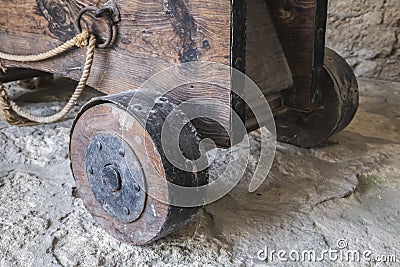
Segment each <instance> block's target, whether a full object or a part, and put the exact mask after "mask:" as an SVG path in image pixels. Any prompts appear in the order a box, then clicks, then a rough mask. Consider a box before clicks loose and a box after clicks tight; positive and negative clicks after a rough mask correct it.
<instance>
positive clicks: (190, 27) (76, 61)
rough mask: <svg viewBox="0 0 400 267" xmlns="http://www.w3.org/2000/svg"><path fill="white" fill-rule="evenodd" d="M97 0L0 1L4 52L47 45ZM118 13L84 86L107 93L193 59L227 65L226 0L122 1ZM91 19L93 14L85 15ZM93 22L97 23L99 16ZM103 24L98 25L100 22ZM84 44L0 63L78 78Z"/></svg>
mask: <svg viewBox="0 0 400 267" xmlns="http://www.w3.org/2000/svg"><path fill="white" fill-rule="evenodd" d="M102 2H103V1H94V0H79V1H62V0H50V1H44V0H38V1H35V0H16V1H15V0H13V1H11V0H5V1H2V5H1V6H0V46H1V49H2V51H4V52H9V53H19V54H31V53H38V52H40V51H44V50H48V49H50V48H53V47H54V46H56V45H57V44H60V43H62V42H63V41H65V40H67V39H69V38H71V37H73V36H74V35H75V34H76V33H77V25H76V22H75V20H74V18H75V16H76V15H77V13H78V12H79V10H80V9H81V8H82V7H84V6H88V5H93V6H98V7H101V6H102ZM118 5H119V7H120V11H121V16H122V20H121V22H120V23H119V24H118V36H117V39H116V40H115V44H114V46H113V47H112V48H110V49H107V50H98V51H96V56H95V63H94V66H93V75H92V77H91V79H90V80H89V85H91V86H93V87H94V88H96V89H98V90H100V91H102V92H104V93H107V94H112V93H117V92H123V91H127V90H130V89H133V88H135V87H138V86H140V85H141V84H142V83H143V82H144V81H145V80H147V79H148V78H149V77H150V76H152V75H153V74H154V73H157V72H159V71H160V70H162V69H164V68H166V67H168V66H170V65H171V64H177V63H180V62H187V61H193V60H203V61H214V62H218V63H222V64H226V65H229V64H230V42H229V40H230V36H231V32H230V23H231V5H230V2H229V1H216V0H209V1H183V0H170V1H168V2H166V3H164V2H163V1H158V0H150V1H149V0H146V1H144V0H135V1H132V0H121V1H118ZM85 18H86V21H87V22H88V23H89V21H91V19H90V18H89V17H88V16H85ZM95 23H98V22H97V21H96V22H95ZM98 28H101V25H98ZM83 63H84V51H73V52H71V53H67V54H66V55H64V56H63V57H60V58H57V59H56V60H49V61H47V62H41V63H36V64H21V63H15V62H5V65H6V66H10V67H12V66H14V67H30V68H35V69H40V70H46V71H49V72H53V73H61V74H63V75H65V76H66V77H69V78H73V79H75V80H76V79H78V78H79V75H80V71H79V70H77V68H79V67H82V65H83Z"/></svg>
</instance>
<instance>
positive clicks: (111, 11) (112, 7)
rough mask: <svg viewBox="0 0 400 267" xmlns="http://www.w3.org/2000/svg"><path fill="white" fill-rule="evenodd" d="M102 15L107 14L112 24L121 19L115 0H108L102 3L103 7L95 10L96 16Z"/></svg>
mask: <svg viewBox="0 0 400 267" xmlns="http://www.w3.org/2000/svg"><path fill="white" fill-rule="evenodd" d="M104 15H106V16H108V17H109V18H110V19H111V20H112V22H113V24H117V23H118V22H120V21H121V12H120V11H119V8H118V5H117V2H116V1H115V0H108V1H107V2H105V3H104V5H103V7H102V8H100V9H99V10H98V11H97V12H96V17H102V16H104Z"/></svg>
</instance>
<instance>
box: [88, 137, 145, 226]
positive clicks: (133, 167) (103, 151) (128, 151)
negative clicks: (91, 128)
mask: <svg viewBox="0 0 400 267" xmlns="http://www.w3.org/2000/svg"><path fill="white" fill-rule="evenodd" d="M86 172H87V176H88V179H89V183H90V185H91V188H92V192H93V194H94V197H95V198H96V200H97V201H98V202H99V203H100V204H101V206H102V207H103V209H104V210H105V211H106V212H107V213H108V214H109V215H110V216H111V217H112V218H114V219H116V220H118V221H120V222H123V223H131V222H134V221H135V220H137V219H138V218H139V217H140V215H141V214H142V212H143V210H144V207H145V201H146V192H145V188H144V174H143V170H142V167H141V164H140V162H139V159H138V158H137V156H136V155H135V152H134V151H133V150H132V148H131V147H130V146H129V145H128V144H127V143H126V142H125V141H123V140H122V139H121V138H120V137H118V136H115V135H107V134H99V135H97V136H95V137H94V138H93V140H92V141H91V142H90V144H89V146H88V148H87V151H86Z"/></svg>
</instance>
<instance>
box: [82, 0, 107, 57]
mask: <svg viewBox="0 0 400 267" xmlns="http://www.w3.org/2000/svg"><path fill="white" fill-rule="evenodd" d="M88 12H92V13H94V14H95V17H96V18H105V19H106V21H107V28H108V31H107V36H106V39H105V41H104V43H99V42H98V44H97V47H98V48H102V49H103V48H107V47H108V46H109V45H110V44H111V42H112V40H113V37H114V23H113V20H112V18H110V17H109V16H110V15H111V14H110V13H109V12H108V10H107V12H106V11H105V10H103V9H101V8H97V7H94V6H88V7H85V8H83V9H81V11H79V13H78V16H77V17H76V24H77V25H78V30H79V31H80V32H82V25H81V21H82V17H83V15H84V14H86V13H88ZM100 39H101V38H100Z"/></svg>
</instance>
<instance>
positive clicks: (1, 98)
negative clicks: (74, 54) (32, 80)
mask: <svg viewBox="0 0 400 267" xmlns="http://www.w3.org/2000/svg"><path fill="white" fill-rule="evenodd" d="M96 42H97V41H96V37H95V36H94V35H93V34H90V33H89V32H87V31H83V32H82V33H80V34H78V35H77V36H75V37H74V38H73V39H71V40H69V41H67V42H65V43H64V44H62V45H60V46H58V47H56V48H54V49H52V50H49V51H47V52H43V53H39V54H36V55H12V54H7V53H3V52H0V59H3V60H9V61H18V62H38V61H43V60H46V59H50V58H53V57H55V56H58V55H60V54H62V53H64V52H66V51H67V50H69V49H71V48H73V47H85V46H87V51H86V61H85V67H84V69H83V72H82V76H81V78H80V80H79V83H78V85H77V87H76V88H75V91H74V93H73V94H72V96H71V98H70V99H69V101H68V103H67V104H66V105H65V106H64V107H63V108H62V109H61V110H60V111H59V112H57V113H56V114H54V115H51V116H36V115H34V114H31V113H29V112H27V111H24V110H23V109H22V108H21V107H20V106H18V105H17V104H16V103H15V102H14V101H13V100H10V99H9V97H8V95H7V92H6V90H5V87H4V85H3V84H2V83H0V117H1V118H2V119H3V120H5V121H6V122H8V123H10V124H12V125H18V126H27V125H35V124H47V123H53V122H56V121H59V120H61V119H62V118H64V117H65V116H66V115H67V114H68V113H69V112H70V111H71V109H72V108H73V106H74V105H75V103H76V101H77V100H78V98H79V97H80V96H81V94H82V92H83V90H84V89H85V86H86V83H87V80H88V78H89V75H90V71H91V69H92V65H93V57H94V51H95V48H96ZM0 68H1V69H2V70H3V71H5V70H6V69H5V68H4V67H3V66H1V65H0Z"/></svg>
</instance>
